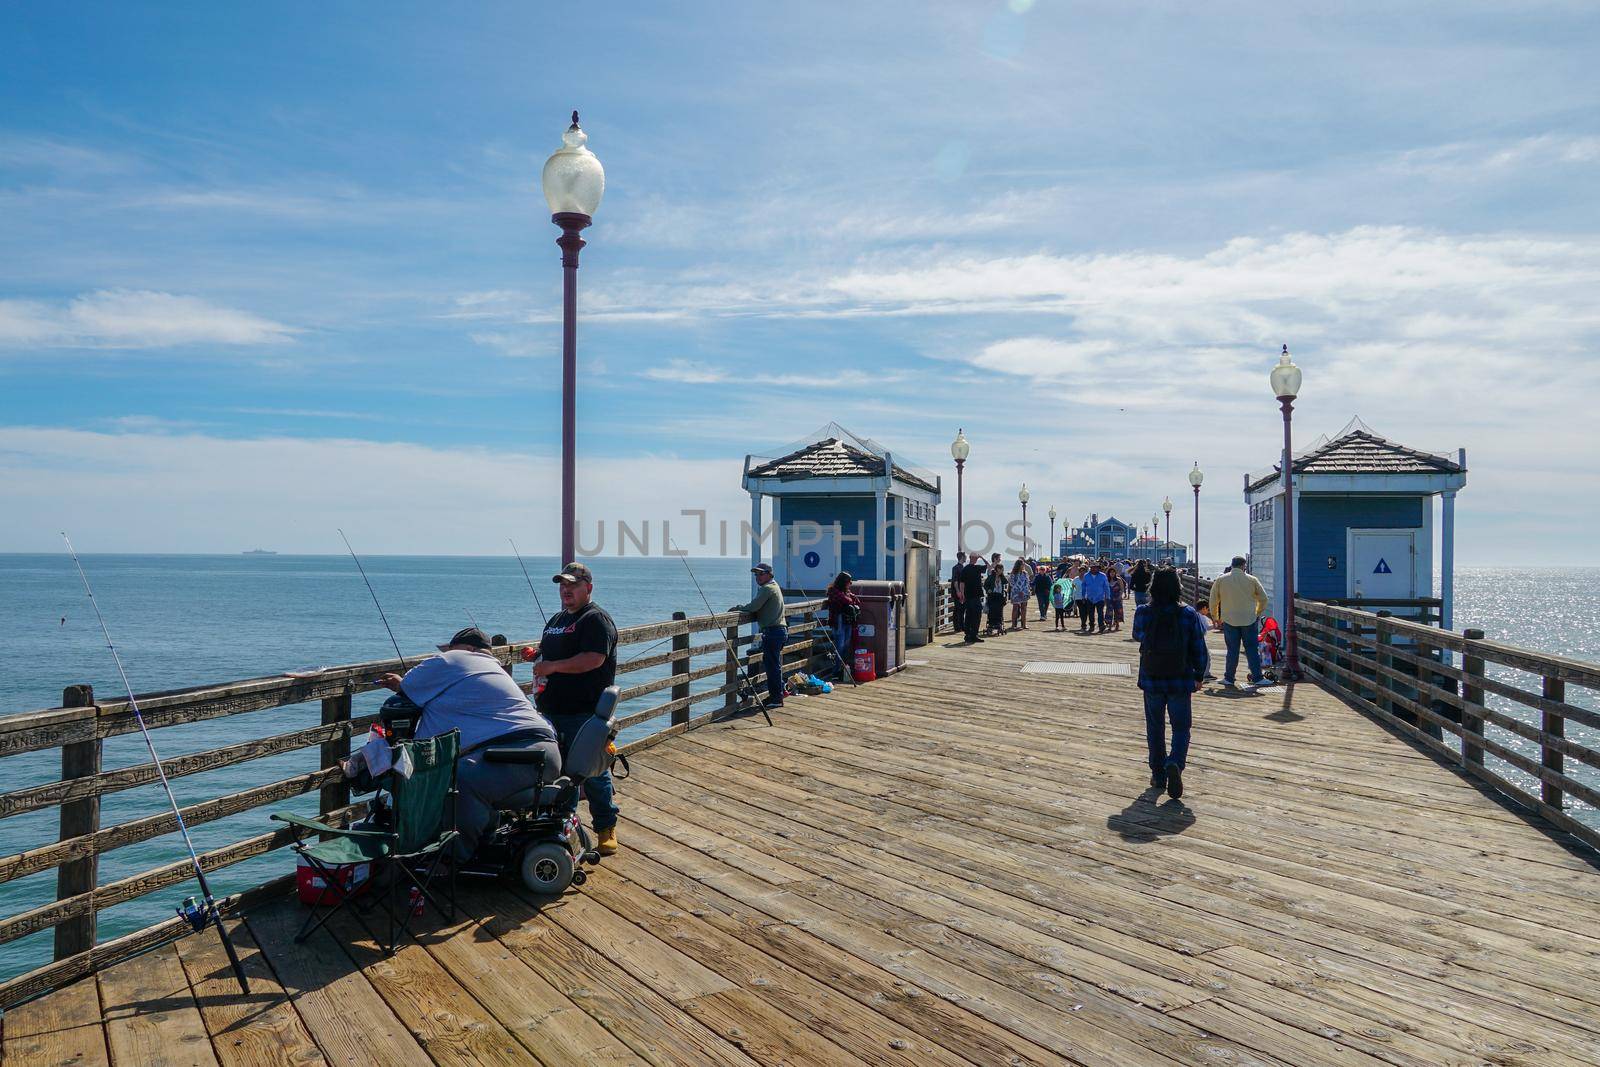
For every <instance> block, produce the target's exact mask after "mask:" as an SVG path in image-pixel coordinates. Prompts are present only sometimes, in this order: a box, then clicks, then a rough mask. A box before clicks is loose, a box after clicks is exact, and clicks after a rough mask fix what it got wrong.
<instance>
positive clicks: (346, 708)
mask: <svg viewBox="0 0 1600 1067" xmlns="http://www.w3.org/2000/svg"><path fill="white" fill-rule="evenodd" d="M349 721H350V690H349V689H348V688H346V689H345V691H344V692H343V693H341V694H339V695H338V696H336V697H325V698H323V701H322V725H324V726H332V725H333V724H334V723H340V722H349ZM349 755H350V735H349V734H345V735H344V736H343V737H336V738H334V739H333V740H331V741H324V742H322V752H321V759H322V763H321V765H322V766H323V767H332V766H333V765H334V764H335V763H338V762H339V761H340V760H342V759H345V758H347V757H348V756H349ZM321 803H322V813H323V814H324V815H326V814H327V813H328V812H330V811H338V810H339V809H340V808H342V807H344V806H345V805H347V804H349V803H350V781H349V779H347V778H340V779H338V780H337V781H332V782H329V783H328V784H327V785H325V786H323V787H322V801H321Z"/></svg>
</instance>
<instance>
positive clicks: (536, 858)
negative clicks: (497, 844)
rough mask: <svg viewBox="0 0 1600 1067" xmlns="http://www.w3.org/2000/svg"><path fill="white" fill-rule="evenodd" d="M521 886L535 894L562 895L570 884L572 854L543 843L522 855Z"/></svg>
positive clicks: (551, 844)
mask: <svg viewBox="0 0 1600 1067" xmlns="http://www.w3.org/2000/svg"><path fill="white" fill-rule="evenodd" d="M522 884H523V885H525V886H527V887H528V888H529V889H531V890H532V891H533V892H535V893H549V894H556V893H563V892H565V891H566V888H567V886H569V885H571V884H572V853H571V852H568V851H567V849H566V847H565V846H564V845H558V844H556V843H555V842H554V841H544V842H541V843H540V844H537V845H533V846H531V847H529V849H528V850H527V851H526V852H524V853H523V854H522Z"/></svg>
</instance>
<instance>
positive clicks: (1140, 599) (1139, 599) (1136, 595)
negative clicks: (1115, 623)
mask: <svg viewBox="0 0 1600 1067" xmlns="http://www.w3.org/2000/svg"><path fill="white" fill-rule="evenodd" d="M1149 602H1150V594H1149V593H1141V592H1139V590H1137V589H1135V590H1134V591H1133V606H1134V607H1136V608H1142V607H1144V606H1145V605H1146V604H1148V603H1149Z"/></svg>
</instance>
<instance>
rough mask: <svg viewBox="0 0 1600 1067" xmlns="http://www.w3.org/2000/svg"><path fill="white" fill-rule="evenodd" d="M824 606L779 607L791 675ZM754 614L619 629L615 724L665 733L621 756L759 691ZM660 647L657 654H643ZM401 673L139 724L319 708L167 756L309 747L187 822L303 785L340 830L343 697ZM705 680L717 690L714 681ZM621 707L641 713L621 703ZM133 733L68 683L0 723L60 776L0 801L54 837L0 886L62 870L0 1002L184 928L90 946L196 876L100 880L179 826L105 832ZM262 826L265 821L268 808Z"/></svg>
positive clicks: (177, 759) (149, 708) (169, 926)
mask: <svg viewBox="0 0 1600 1067" xmlns="http://www.w3.org/2000/svg"><path fill="white" fill-rule="evenodd" d="M822 610H824V602H823V601H821V600H806V601H801V602H798V603H794V604H790V605H789V606H787V608H786V609H785V612H784V613H785V615H786V616H787V617H788V621H789V642H788V644H786V645H785V646H784V669H785V671H788V670H789V669H791V668H796V669H798V668H801V667H804V668H806V669H810V668H811V666H812V660H813V655H814V653H813V642H812V636H811V633H812V631H813V630H815V629H816V627H817V626H818V625H819V623H818V620H817V616H818V614H819V612H821V611H822ZM752 621H753V618H752V617H751V616H749V615H740V614H739V613H737V612H727V613H723V614H719V615H703V616H696V617H689V616H688V615H686V614H685V613H683V612H676V613H674V615H673V617H672V618H671V619H670V620H668V621H665V622H657V623H650V624H648V625H643V626H631V627H627V628H625V629H622V630H619V631H618V634H617V643H618V648H619V650H620V649H622V648H626V647H637V646H639V645H644V646H645V647H644V648H643V649H642V650H640V651H639V653H638V654H636V655H634V656H633V657H631V658H628V657H619V662H618V667H617V675H618V679H619V682H620V683H621V684H623V686H624V688H623V690H622V704H621V708H622V713H621V714H619V716H618V719H617V722H618V724H619V729H623V730H625V729H627V728H629V727H634V726H639V725H640V724H643V723H646V722H649V721H651V720H654V719H663V720H664V722H663V724H662V726H661V728H660V729H658V730H655V731H653V732H651V733H648V734H646V735H645V736H642V737H639V738H637V739H635V740H632V741H629V742H628V743H627V744H624V745H623V746H622V747H621V751H622V753H624V754H629V753H632V752H637V751H639V750H641V749H644V748H648V747H649V746H651V745H654V744H657V743H658V742H660V741H662V740H664V739H665V738H668V737H672V736H675V735H677V734H681V733H683V732H685V731H688V730H692V729H695V728H696V727H698V726H702V725H705V724H706V723H710V722H714V721H717V720H719V719H722V718H725V717H727V716H728V715H730V714H732V713H733V712H734V711H736V710H737V708H738V690H739V688H740V686H741V685H742V683H741V681H740V677H739V670H740V668H741V666H742V667H743V668H744V669H745V671H746V673H747V675H748V677H750V678H751V679H752V680H753V681H755V683H756V684H757V685H760V684H762V681H763V676H762V672H761V663H760V654H759V649H758V650H756V651H755V652H753V653H752V652H749V651H741V652H736V653H735V654H733V655H730V651H729V650H730V646H731V648H732V649H735V650H739V649H745V648H747V646H748V645H750V644H751V643H752V642H753V641H755V640H756V638H754V637H752V636H750V635H744V634H741V633H740V632H739V631H740V629H741V627H742V626H744V625H745V624H748V623H750V622H752ZM535 644H537V641H515V642H510V643H506V644H497V645H496V646H495V648H494V654H495V656H496V657H497V658H498V659H499V660H500V662H501V663H503V664H506V665H508V666H509V665H512V664H515V663H517V662H520V660H521V656H522V651H523V649H525V648H527V647H529V646H531V645H535ZM663 646H665V647H663ZM655 648H661V649H662V650H661V651H660V652H653V651H652V650H653V649H655ZM735 656H737V657H738V659H737V660H736V659H735ZM413 662H414V661H413ZM661 667H667V668H669V669H670V673H668V674H666V675H665V676H663V677H659V678H654V679H649V680H643V681H639V682H636V683H635V684H633V685H627V684H626V682H625V681H624V679H625V677H626V676H628V675H637V674H638V673H639V672H641V671H646V670H649V669H651V668H661ZM404 668H405V664H403V663H402V662H401V661H399V660H378V661H373V662H369V663H357V664H351V665H349V666H344V667H331V668H327V669H325V670H322V671H319V672H317V673H316V674H314V675H312V676H310V677H303V678H302V677H292V676H285V675H275V676H272V677H264V678H251V679H246V680H243V681H236V682H225V683H222V684H218V685H206V686H198V687H194V688H190V689H182V690H175V691H171V692H162V693H151V694H148V695H144V696H140V697H139V698H138V700H139V707H140V709H141V711H142V712H143V714H144V719H145V722H146V724H147V725H148V726H149V727H150V728H151V729H152V730H154V731H157V733H156V738H157V745H158V747H159V746H160V736H161V735H160V733H159V731H160V730H161V729H162V728H165V727H172V726H180V725H185V724H189V723H195V722H202V721H205V720H210V719H219V718H223V717H225V716H232V715H239V714H243V713H247V712H254V711H263V710H267V709H273V708H284V707H289V706H292V705H302V704H317V705H319V711H320V716H319V719H312V720H311V721H312V722H315V723H316V725H307V726H303V727H301V728H298V729H295V730H291V731H289V732H286V733H279V734H275V735H273V736H268V737H257V738H252V739H250V740H247V741H244V742H241V743H239V744H234V745H229V746H226V747H223V748H213V749H208V750H206V751H200V752H186V753H183V754H181V755H173V756H169V757H168V758H166V759H163V760H162V766H163V768H164V770H165V771H166V775H167V777H168V778H169V779H180V778H184V777H187V776H189V775H193V774H198V773H201V772H204V771H212V770H217V769H219V768H224V767H230V766H234V765H238V764H242V763H245V762H248V761H251V760H256V759H261V758H263V757H268V756H275V755H279V754H283V753H291V752H296V751H304V750H309V749H311V748H313V747H314V748H315V749H316V752H317V754H316V769H315V770H311V771H306V772H303V773H299V774H295V775H292V776H289V777H286V778H282V779H280V780H277V781H273V782H268V783H266V784H263V785H257V786H254V787H252V788H248V789H242V790H239V791H236V792H232V793H228V794H226V795H222V796H217V797H212V798H208V799H204V800H199V801H192V802H186V803H185V804H184V806H183V818H184V822H185V823H186V824H187V825H188V826H189V827H191V828H194V827H197V826H201V825H204V824H207V823H211V822H214V821H216V820H218V819H223V818H226V817H228V816H232V815H237V814H239V813H241V812H247V811H251V810H254V809H261V808H274V807H280V806H282V804H283V803H284V802H286V801H289V800H291V799H292V798H295V797H300V796H304V795H306V794H310V793H317V794H318V797H319V805H318V810H319V812H320V815H321V817H322V818H324V819H326V820H329V821H332V822H334V823H335V824H346V823H348V822H349V821H350V820H353V819H355V818H358V817H359V816H360V815H361V814H362V813H364V811H365V808H366V805H365V804H364V803H356V804H352V803H350V794H349V786H348V784H347V782H346V780H345V778H344V776H343V773H342V772H341V770H340V769H339V766H338V763H339V761H340V760H342V759H344V758H345V757H346V756H348V755H349V754H350V751H351V738H352V737H353V736H357V735H360V734H362V733H363V732H364V731H366V729H367V727H368V726H370V725H371V724H372V723H373V722H374V721H375V720H376V718H377V716H376V715H370V714H366V715H357V714H355V713H354V711H353V707H352V698H353V697H355V696H358V695H360V694H363V693H370V692H372V691H373V690H375V689H377V688H378V686H377V684H376V680H377V679H378V678H379V677H380V676H381V675H383V674H385V673H388V672H390V671H403V670H404ZM713 680H715V683H716V684H712V682H713ZM531 685H532V683H531V682H527V683H523V688H524V689H529V688H531ZM658 693H660V694H665V695H666V697H667V699H666V700H665V702H661V703H655V704H650V705H648V706H641V705H643V703H644V698H646V697H649V696H651V695H653V694H658ZM708 703H709V704H710V705H711V707H710V708H709V710H704V711H700V712H698V713H697V712H696V710H695V709H696V708H697V707H698V706H702V705H706V704H708ZM630 706H631V707H633V708H636V709H637V710H629V708H630ZM137 728H138V727H137V724H136V722H135V720H134V716H133V713H132V712H131V711H130V710H129V708H128V702H127V701H126V700H125V699H111V700H104V699H102V700H100V701H98V702H97V700H96V696H95V693H94V692H93V690H92V689H91V688H90V687H89V686H85V685H78V686H70V687H68V688H67V689H66V691H65V694H64V699H63V700H62V706H61V707H59V708H50V709H46V710H42V711H34V712H25V713H22V714H18V715H10V716H4V717H0V758H5V757H12V756H18V755H23V754H26V753H34V752H40V753H42V752H47V751H56V752H59V758H60V766H61V775H60V778H59V779H58V780H54V781H49V782H46V783H44V784H41V785H34V786H30V787H28V788H24V789H16V790H12V791H11V792H7V793H3V794H0V821H3V820H5V819H7V818H10V817H13V816H17V815H21V814H23V813H26V812H34V811H39V810H42V809H48V808H56V809H59V812H60V830H59V835H58V837H57V840H55V841H53V842H50V843H48V844H43V845H39V846H37V847H34V848H29V849H26V850H24V851H21V852H15V853H12V854H10V855H4V856H0V883H5V882H11V881H14V880H15V879H18V878H23V877H26V876H27V875H30V874H35V873H38V872H41V871H46V870H49V869H51V868H54V869H55V870H56V892H55V898H54V899H53V900H50V901H49V902H47V903H42V904H39V905H38V906H35V907H32V908H29V909H28V910H26V911H23V912H20V913H17V914H12V915H8V916H5V917H3V918H0V944H5V943H9V942H12V941H15V940H17V939H18V938H22V937H26V936H28V935H30V934H34V933H38V932H40V931H43V930H46V929H51V928H54V931H55V948H54V957H55V958H54V960H53V962H51V963H48V964H46V965H44V966H42V967H38V968H35V969H34V970H32V971H29V972H27V973H25V974H21V975H17V976H15V977H12V978H10V979H9V980H6V981H3V982H0V1010H3V1009H5V1008H8V1007H10V1006H11V1005H14V1004H17V1003H19V1002H21V1001H24V1000H27V999H29V998H31V997H34V996H37V995H38V994H40V993H43V992H45V991H47V990H49V989H52V988H55V987H56V986H59V985H63V984H65V983H66V982H69V981H71V980H73V979H75V978H78V977H80V976H82V975H85V974H88V973H91V972H93V971H96V970H99V969H101V968H103V967H106V966H109V965H110V964H112V963H115V962H117V961H118V960H121V959H126V958H128V957H130V956H132V955H135V954H137V953H139V952H141V951H143V950H145V949H148V948H150V947H153V946H155V945H158V944H161V943H162V942H164V941H169V940H172V939H174V938H176V937H179V936H181V935H182V934H183V933H185V932H186V931H187V930H188V925H187V923H186V922H185V920H183V919H181V918H177V917H174V918H172V919H168V920H167V921H165V922H161V923H156V924H154V925H151V926H147V927H145V928H143V929H140V930H136V931H134V932H132V933H128V934H124V935H122V936H119V937H116V938H114V939H112V940H108V941H98V942H97V940H96V917H97V915H98V914H99V913H100V912H101V911H104V910H105V909H107V908H110V907H112V906H114V905H118V904H122V903H125V902H127V901H130V900H134V899H136V898H139V897H143V896H145V895H147V894H149V893H153V892H156V891H158V890H161V889H164V888H166V887H169V886H173V885H178V884H180V883H183V882H187V881H189V880H190V879H191V878H192V877H193V868H192V866H191V864H190V863H189V861H188V858H187V857H186V856H185V857H184V858H183V859H181V860H176V859H175V861H174V862H170V863H166V864H163V865H161V866H159V867H153V868H150V869H147V870H141V871H136V872H130V873H127V874H125V875H123V876H121V877H118V878H117V879H116V880H114V881H110V882H105V883H102V882H100V880H99V859H100V857H101V856H103V855H105V854H106V853H108V852H111V851H113V850H115V849H120V848H124V847H126V846H128V845H133V844H136V843H138V842H142V841H148V840H150V839H152V838H156V837H160V836H162V835H164V834H169V833H172V832H174V831H175V830H176V829H177V822H176V819H175V818H174V817H173V815H172V812H171V811H170V810H165V811H163V812H158V813H157V814H153V815H148V816H145V817H143V818H137V819H132V820H130V821H127V822H122V823H117V824H115V825H109V826H108V825H102V822H101V819H100V801H101V798H102V797H104V796H107V795H109V794H113V793H116V792H120V791H122V790H127V789H132V788H135V787H137V786H144V785H149V784H151V783H153V782H155V781H156V770H155V766H154V765H153V764H151V763H140V764H135V765H133V766H126V767H118V768H116V769H112V770H105V769H102V767H101V754H102V744H103V742H104V740H105V739H106V738H107V737H113V736H116V735H119V734H127V733H131V732H133V731H135V730H136V729H137ZM262 825H263V826H266V825H267V823H266V813H265V812H263V814H262ZM13 839H14V838H13ZM292 840H293V831H292V829H290V828H287V827H285V828H283V829H278V830H274V831H271V832H267V833H260V834H256V835H254V836H250V837H247V838H244V839H242V840H239V841H235V842H232V843H230V844H227V845H224V846H222V847H217V848H210V849H207V850H206V851H204V852H202V853H201V854H200V862H201V865H202V867H204V869H205V870H206V871H207V872H208V873H209V872H211V871H216V870H220V869H222V868H225V867H229V866H232V865H234V864H237V863H240V862H242V861H244V860H247V859H250V858H252V857H256V856H260V855H262V854H264V853H268V852H272V851H273V850H276V849H281V848H284V847H285V846H287V845H289V844H290V843H291V842H292ZM180 854H181V851H180ZM292 883H293V875H292V874H284V875H282V876H279V877H276V878H273V879H270V880H268V881H266V882H264V883H262V884H260V885H257V886H254V887H252V888H250V889H247V890H244V891H242V892H239V893H235V894H232V895H230V896H228V897H226V898H225V899H224V900H222V901H220V903H221V904H222V907H223V910H224V912H225V913H231V912H234V911H237V910H239V909H241V908H243V907H246V906H248V905H249V904H250V903H252V902H253V901H256V900H261V899H265V898H268V897H271V896H277V895H282V894H283V893H285V892H287V891H288V890H289V888H290V886H291V885H292Z"/></svg>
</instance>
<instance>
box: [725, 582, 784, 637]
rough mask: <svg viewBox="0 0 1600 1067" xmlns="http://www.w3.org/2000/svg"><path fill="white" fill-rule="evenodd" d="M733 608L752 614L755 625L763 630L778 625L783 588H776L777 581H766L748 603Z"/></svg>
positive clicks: (781, 620) (781, 613)
mask: <svg viewBox="0 0 1600 1067" xmlns="http://www.w3.org/2000/svg"><path fill="white" fill-rule="evenodd" d="M733 610H734V611H739V612H745V613H747V614H751V615H754V616H755V617H756V625H757V626H759V627H761V628H762V629H763V630H765V629H766V628H767V627H769V626H778V625H780V624H781V623H782V622H783V590H782V589H779V588H778V583H777V582H775V581H773V582H768V583H767V584H766V585H763V586H761V587H759V588H758V589H757V590H756V595H755V596H754V597H753V598H752V599H751V601H750V603H748V604H740V605H739V606H738V607H736V608H734V609H733Z"/></svg>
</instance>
